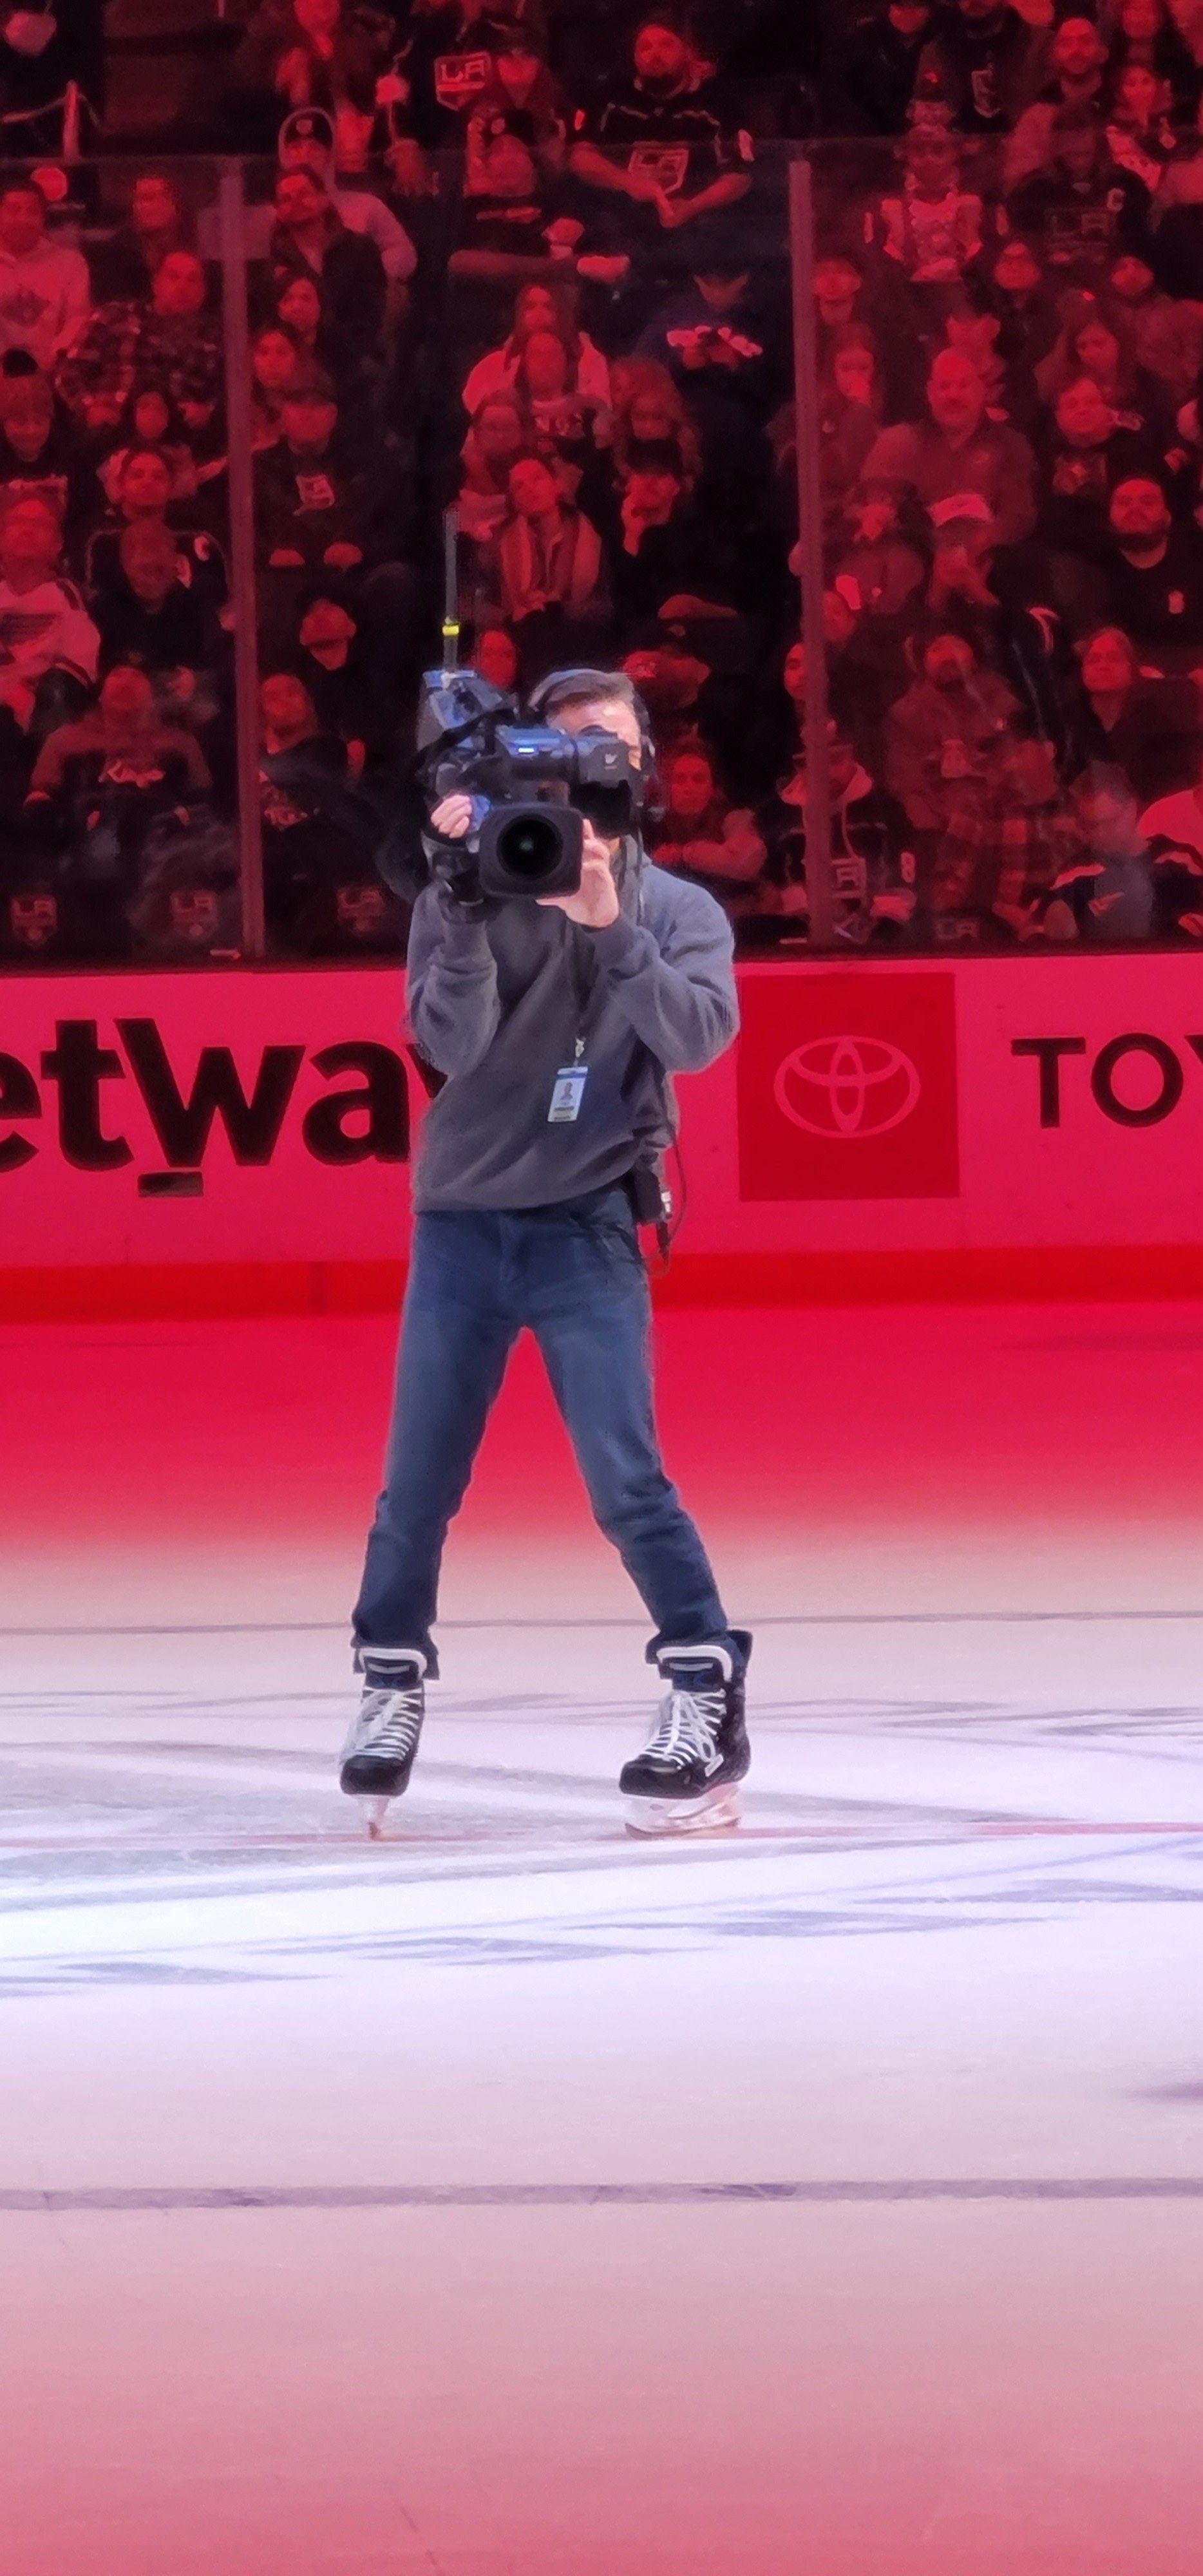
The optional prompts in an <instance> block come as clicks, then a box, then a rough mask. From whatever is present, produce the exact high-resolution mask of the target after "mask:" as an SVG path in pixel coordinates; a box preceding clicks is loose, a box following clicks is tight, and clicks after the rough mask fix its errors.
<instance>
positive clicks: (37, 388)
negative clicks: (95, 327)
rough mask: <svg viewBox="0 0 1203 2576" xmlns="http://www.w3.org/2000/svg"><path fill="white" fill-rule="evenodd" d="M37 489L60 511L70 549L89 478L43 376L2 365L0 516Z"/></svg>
mask: <svg viewBox="0 0 1203 2576" xmlns="http://www.w3.org/2000/svg"><path fill="white" fill-rule="evenodd" d="M29 493H38V494H40V496H41V498H42V499H43V500H46V501H49V502H50V503H51V505H52V507H53V508H54V509H55V510H56V511H57V513H58V519H59V525H60V527H61V528H62V530H63V532H64V537H65V540H66V544H67V548H68V551H69V550H70V548H71V545H72V542H73V539H74V536H75V533H76V531H77V530H78V528H79V526H80V524H81V522H82V520H83V519H84V517H85V515H86V513H87V509H88V506H89V502H90V499H91V478H90V476H89V474H88V470H87V466H86V463H85V461H84V458H83V456H82V455H81V452H80V446H79V441H78V439H77V438H76V437H75V435H74V434H73V431H72V428H71V424H70V422H69V421H68V420H67V418H66V416H65V414H64V413H63V412H61V411H60V410H59V408H58V406H57V405H56V403H55V399H54V391H53V387H52V386H51V384H50V382H49V380H48V378H47V377H45V376H44V375H42V374H41V373H40V371H39V370H38V369H37V368H36V367H34V366H33V365H32V363H31V365H30V368H29V372H28V373H25V374H21V375H9V374H8V373H6V372H5V371H4V370H3V369H0V518H3V516H4V513H5V511H6V510H7V509H8V508H9V507H10V505H11V504H12V502H14V501H20V500H24V499H25V497H26V495H27V494H29Z"/></svg>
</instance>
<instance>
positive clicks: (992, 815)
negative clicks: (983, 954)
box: [931, 738, 1068, 944]
mask: <svg viewBox="0 0 1203 2576" xmlns="http://www.w3.org/2000/svg"><path fill="white" fill-rule="evenodd" d="M1067 847H1068V827H1067V824H1066V820H1065V814H1064V808H1063V805H1062V800H1061V794H1060V788H1059V785H1058V780H1057V772H1056V760H1055V754H1054V751H1053V746H1052V744H1051V743H1048V742H1045V741H1042V740H1040V739H1034V738H1020V739H1018V740H1016V741H1014V742H1013V743H1011V744H1010V746H1009V747H1008V748H1007V750H1006V751H1005V752H1004V754H1003V755H1002V758H1001V760H1000V762H999V764H998V766H997V768H996V770H995V773H994V776H993V777H992V778H991V779H990V780H989V782H988V783H984V782H982V781H981V780H973V781H971V782H968V783H967V793H966V795H965V796H964V798H963V799H959V800H958V801H957V802H956V803H955V804H954V805H953V807H952V809H951V811H950V813H949V817H948V822H947V826H946V828H945V831H944V833H943V835H942V838H941V840H940V844H939V848H938V850H937V853H936V858H935V864H934V866H933V869H932V880H931V907H932V912H933V914H934V916H935V926H936V935H937V937H938V938H939V939H940V940H941V941H945V942H948V943H950V944H951V943H955V942H956V941H958V940H975V939H981V938H983V937H995V938H997V939H999V940H1001V941H1004V942H1005V941H1007V940H1008V938H1012V939H1031V938H1035V937H1038V936H1039V935H1040V922H1039V917H1038V913H1039V906H1040V904H1041V902H1042V900H1043V898H1044V897H1046V896H1047V894H1048V890H1049V887H1050V886H1051V885H1052V883H1053V881H1054V879H1055V878H1056V876H1057V874H1058V871H1059V869H1060V868H1061V867H1062V865H1063V864H1064V860H1065V855H1066V850H1067Z"/></svg>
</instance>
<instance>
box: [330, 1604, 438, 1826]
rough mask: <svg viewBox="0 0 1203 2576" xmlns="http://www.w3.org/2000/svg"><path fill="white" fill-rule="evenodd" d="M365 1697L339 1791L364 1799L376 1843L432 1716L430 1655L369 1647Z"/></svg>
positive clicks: (363, 1662) (363, 1667)
mask: <svg viewBox="0 0 1203 2576" xmlns="http://www.w3.org/2000/svg"><path fill="white" fill-rule="evenodd" d="M358 1660H359V1669H360V1671H361V1672H362V1674H363V1697H362V1699H361V1701H360V1703H359V1709H358V1712H357V1714H356V1716H355V1717H354V1718H353V1719H352V1721H351V1730H350V1733H349V1735H348V1737H347V1740H346V1743H345V1744H344V1746H343V1755H342V1769H341V1771H340V1772H339V1775H338V1778H339V1787H340V1788H341V1789H345V1791H346V1794H347V1796H348V1797H349V1798H362V1799H363V1801H364V1805H365V1811H366V1815H367V1827H368V1832H369V1833H370V1834H371V1836H372V1839H373V1841H375V1840H376V1838H377V1837H378V1835H379V1833H380V1828H381V1826H382V1824H383V1823H384V1817H385V1811H386V1809H387V1807H388V1802H389V1800H390V1798H400V1797H402V1796H403V1795H404V1792H405V1791H406V1789H408V1787H409V1775H410V1772H411V1771H412V1769H413V1765H414V1755H415V1753H416V1752H417V1749H418V1738H419V1736H420V1735H421V1732H422V1720H423V1718H424V1716H425V1714H426V1691H425V1686H424V1685H425V1678H426V1657H425V1655H423V1654H422V1653H420V1652H419V1650H418V1648H417V1647H411V1646H380V1647H377V1646H369V1647H365V1648H364V1649H363V1651H362V1652H361V1654H360V1656H359V1659H358Z"/></svg>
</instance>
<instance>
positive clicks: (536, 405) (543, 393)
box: [513, 327, 609, 448]
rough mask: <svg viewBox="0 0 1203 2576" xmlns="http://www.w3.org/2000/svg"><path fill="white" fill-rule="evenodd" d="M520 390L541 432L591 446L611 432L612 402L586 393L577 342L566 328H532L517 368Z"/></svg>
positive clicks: (516, 383)
mask: <svg viewBox="0 0 1203 2576" xmlns="http://www.w3.org/2000/svg"><path fill="white" fill-rule="evenodd" d="M513 386H514V392H515V394H516V396H517V399H518V401H519V402H520V403H521V404H522V406H523V409H524V411H525V412H526V415H527V418H528V419H529V420H530V421H532V422H533V424H534V426H535V428H536V430H537V431H538V433H539V436H540V437H541V438H547V439H554V440H556V441H557V442H558V441H561V440H562V441H567V442H570V443H576V444H578V445H581V444H583V445H584V446H585V447H587V448H588V447H591V446H592V445H593V444H594V443H595V441H596V439H597V435H598V431H599V428H600V429H601V430H603V431H607V432H608V427H609V405H608V403H606V402H603V401H601V400H599V399H598V397H597V396H596V395H593V394H586V393H582V391H581V389H580V385H579V383H578V382H577V370H576V357H575V351H574V347H573V342H572V339H571V338H570V337H566V336H565V335H564V334H563V333H562V332H561V331H558V330H556V329H554V328H550V327H549V328H548V329H547V330H543V331H530V332H528V333H527V335H526V339H525V341H524V344H523V349H522V355H521V357H520V358H519V361H518V364H517V367H516V368H515V370H514V379H513Z"/></svg>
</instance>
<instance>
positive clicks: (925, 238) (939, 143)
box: [865, 121, 984, 336]
mask: <svg viewBox="0 0 1203 2576" xmlns="http://www.w3.org/2000/svg"><path fill="white" fill-rule="evenodd" d="M983 222H984V210H983V206H982V200H981V198H980V197H979V196H977V195H975V194H974V192H973V191H972V190H971V189H967V188H962V186H961V184H960V164H959V155H958V151H957V146H956V143H955V141H954V139H953V137H952V135H951V134H949V133H948V132H947V130H946V128H945V127H943V126H941V125H934V124H929V123H927V122H926V121H925V122H924V123H923V124H920V125H915V126H913V127H912V129H911V132H910V134H909V135H908V137H907V141H906V146H905V155H904V166H903V183H902V192H901V194H900V195H898V196H895V195H890V194H887V195H885V196H883V197H881V198H879V200H878V202H877V206H876V209H875V210H874V211H873V212H871V213H870V215H869V216H868V218H867V220H866V228H865V229H866V237H867V239H868V240H870V241H871V242H872V243H873V244H874V246H875V247H876V249H877V251H878V253H879V256H880V259H881V263H882V269H883V276H884V280H885V281H887V283H886V284H885V285H884V287H883V291H884V292H887V293H888V292H889V291H890V286H889V284H888V281H890V280H892V281H893V291H894V292H895V293H896V292H897V286H898V279H899V277H900V276H901V277H903V278H905V279H906V282H907V287H908V289H909V297H910V304H911V307H912V309H913V314H914V318H915V321H916V323H917V325H918V327H919V329H920V330H921V331H923V332H924V333H925V334H927V335H928V336H930V334H931V333H932V331H933V330H934V329H935V328H937V326H938V325H939V324H940V322H941V321H942V320H943V317H944V315H945V314H946V313H947V312H948V311H949V309H950V307H951V306H953V305H959V303H960V302H961V300H962V296H963V281H964V278H965V275H966V272H967V271H969V270H971V269H972V268H973V266H974V264H975V262H976V261H978V260H980V258H981V255H982V227H983Z"/></svg>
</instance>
